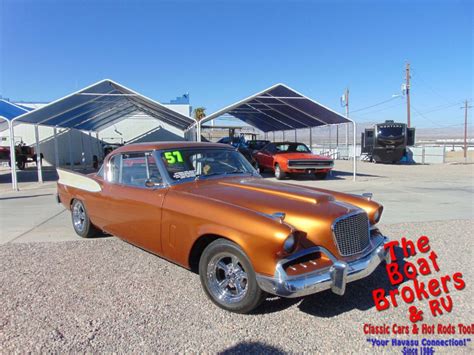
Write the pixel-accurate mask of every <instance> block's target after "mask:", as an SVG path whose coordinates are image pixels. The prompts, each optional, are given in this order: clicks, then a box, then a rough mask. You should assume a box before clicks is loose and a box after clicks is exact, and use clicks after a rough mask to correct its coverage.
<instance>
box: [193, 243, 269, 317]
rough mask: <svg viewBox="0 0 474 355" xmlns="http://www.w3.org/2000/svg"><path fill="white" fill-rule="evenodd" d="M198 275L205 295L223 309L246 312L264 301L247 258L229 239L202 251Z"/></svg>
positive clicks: (263, 295)
mask: <svg viewBox="0 0 474 355" xmlns="http://www.w3.org/2000/svg"><path fill="white" fill-rule="evenodd" d="M199 275H200V278H201V283H202V286H203V288H204V291H205V292H206V294H207V296H208V297H209V298H210V299H211V300H212V302H214V303H215V304H216V305H218V306H219V307H221V308H223V309H225V310H228V311H231V312H236V313H248V312H250V311H252V310H253V309H255V308H256V307H258V306H259V305H260V304H261V303H262V302H263V301H264V300H265V292H263V291H262V290H261V289H260V287H259V286H258V284H257V281H256V278H255V272H254V270H253V268H252V265H251V264H250V261H249V260H248V258H247V256H246V255H245V254H244V252H243V251H242V250H241V249H240V248H239V246H238V245H236V244H234V243H232V242H229V241H228V240H225V239H218V240H216V241H214V242H212V243H211V244H209V246H208V247H207V248H206V249H205V250H204V252H203V253H202V255H201V259H200V261H199Z"/></svg>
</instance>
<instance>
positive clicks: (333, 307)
mask: <svg viewBox="0 0 474 355" xmlns="http://www.w3.org/2000/svg"><path fill="white" fill-rule="evenodd" d="M395 255H396V256H397V264H398V266H399V269H402V268H403V267H404V265H405V260H404V258H403V251H402V249H401V248H400V247H395ZM407 280H408V279H404V280H403V282H402V283H400V284H398V285H392V284H391V282H390V280H389V278H388V275H387V272H386V270H385V264H381V265H379V267H378V268H377V269H376V270H375V271H374V272H373V273H372V274H371V275H370V276H368V277H366V278H364V279H361V280H358V281H354V282H351V283H349V284H347V287H346V292H345V294H344V295H343V296H339V295H336V294H335V293H333V292H331V290H327V291H323V292H319V293H316V294H313V295H310V296H306V297H302V298H279V297H274V296H273V297H269V298H268V299H267V300H266V301H265V302H264V303H263V304H262V305H261V306H260V307H259V308H258V309H257V310H255V314H266V313H273V312H279V311H282V310H285V309H286V308H289V307H291V306H293V305H296V304H298V306H297V307H298V309H299V310H300V311H302V312H305V313H308V314H310V315H313V316H316V317H320V318H331V317H334V316H337V315H340V314H343V313H346V312H349V311H352V310H354V309H357V310H361V311H367V310H369V309H371V308H373V307H375V303H374V300H373V297H372V291H373V290H375V289H379V288H381V289H383V290H384V291H385V294H386V295H388V293H389V292H390V290H394V289H397V288H399V287H400V286H401V285H402V284H403V283H405V282H406V281H407Z"/></svg>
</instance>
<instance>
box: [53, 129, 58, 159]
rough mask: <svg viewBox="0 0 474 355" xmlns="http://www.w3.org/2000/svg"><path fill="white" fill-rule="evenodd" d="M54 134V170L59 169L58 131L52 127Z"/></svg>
mask: <svg viewBox="0 0 474 355" xmlns="http://www.w3.org/2000/svg"><path fill="white" fill-rule="evenodd" d="M53 134H54V164H55V165H56V168H59V153H58V129H57V128H56V127H54V129H53Z"/></svg>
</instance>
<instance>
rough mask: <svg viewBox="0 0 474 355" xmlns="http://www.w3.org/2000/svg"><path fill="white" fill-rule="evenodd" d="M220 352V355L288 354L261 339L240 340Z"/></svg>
mask: <svg viewBox="0 0 474 355" xmlns="http://www.w3.org/2000/svg"><path fill="white" fill-rule="evenodd" d="M218 354H220V355H231V354H286V352H285V351H283V350H281V349H279V348H277V347H275V346H272V345H268V344H265V343H262V342H259V341H252V342H245V341H244V342H240V343H237V344H236V345H234V346H231V347H230V348H228V349H225V350H223V351H221V352H219V353H218Z"/></svg>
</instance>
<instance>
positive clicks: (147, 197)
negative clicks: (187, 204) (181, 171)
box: [103, 152, 168, 254]
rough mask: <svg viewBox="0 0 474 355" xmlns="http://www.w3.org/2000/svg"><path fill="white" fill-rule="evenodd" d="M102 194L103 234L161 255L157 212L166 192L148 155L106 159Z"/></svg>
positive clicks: (125, 155) (123, 155)
mask: <svg viewBox="0 0 474 355" xmlns="http://www.w3.org/2000/svg"><path fill="white" fill-rule="evenodd" d="M106 180H107V184H104V190H103V194H104V197H105V198H106V199H107V200H108V210H107V211H105V213H106V214H107V220H108V225H107V226H106V228H104V229H105V230H106V231H107V232H109V233H111V234H113V235H116V236H118V237H120V238H122V239H124V240H126V241H128V242H130V243H132V244H135V245H137V246H139V247H141V248H143V249H146V250H149V251H151V252H154V253H158V254H160V253H161V250H162V248H161V208H162V205H163V201H164V198H165V195H166V193H167V191H168V189H167V187H165V185H164V184H163V180H162V177H161V174H160V172H159V169H158V167H157V163H156V161H155V158H154V156H153V154H152V153H151V152H127V153H122V154H117V155H115V156H113V157H112V158H111V159H110V163H109V171H108V173H107V176H106Z"/></svg>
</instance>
